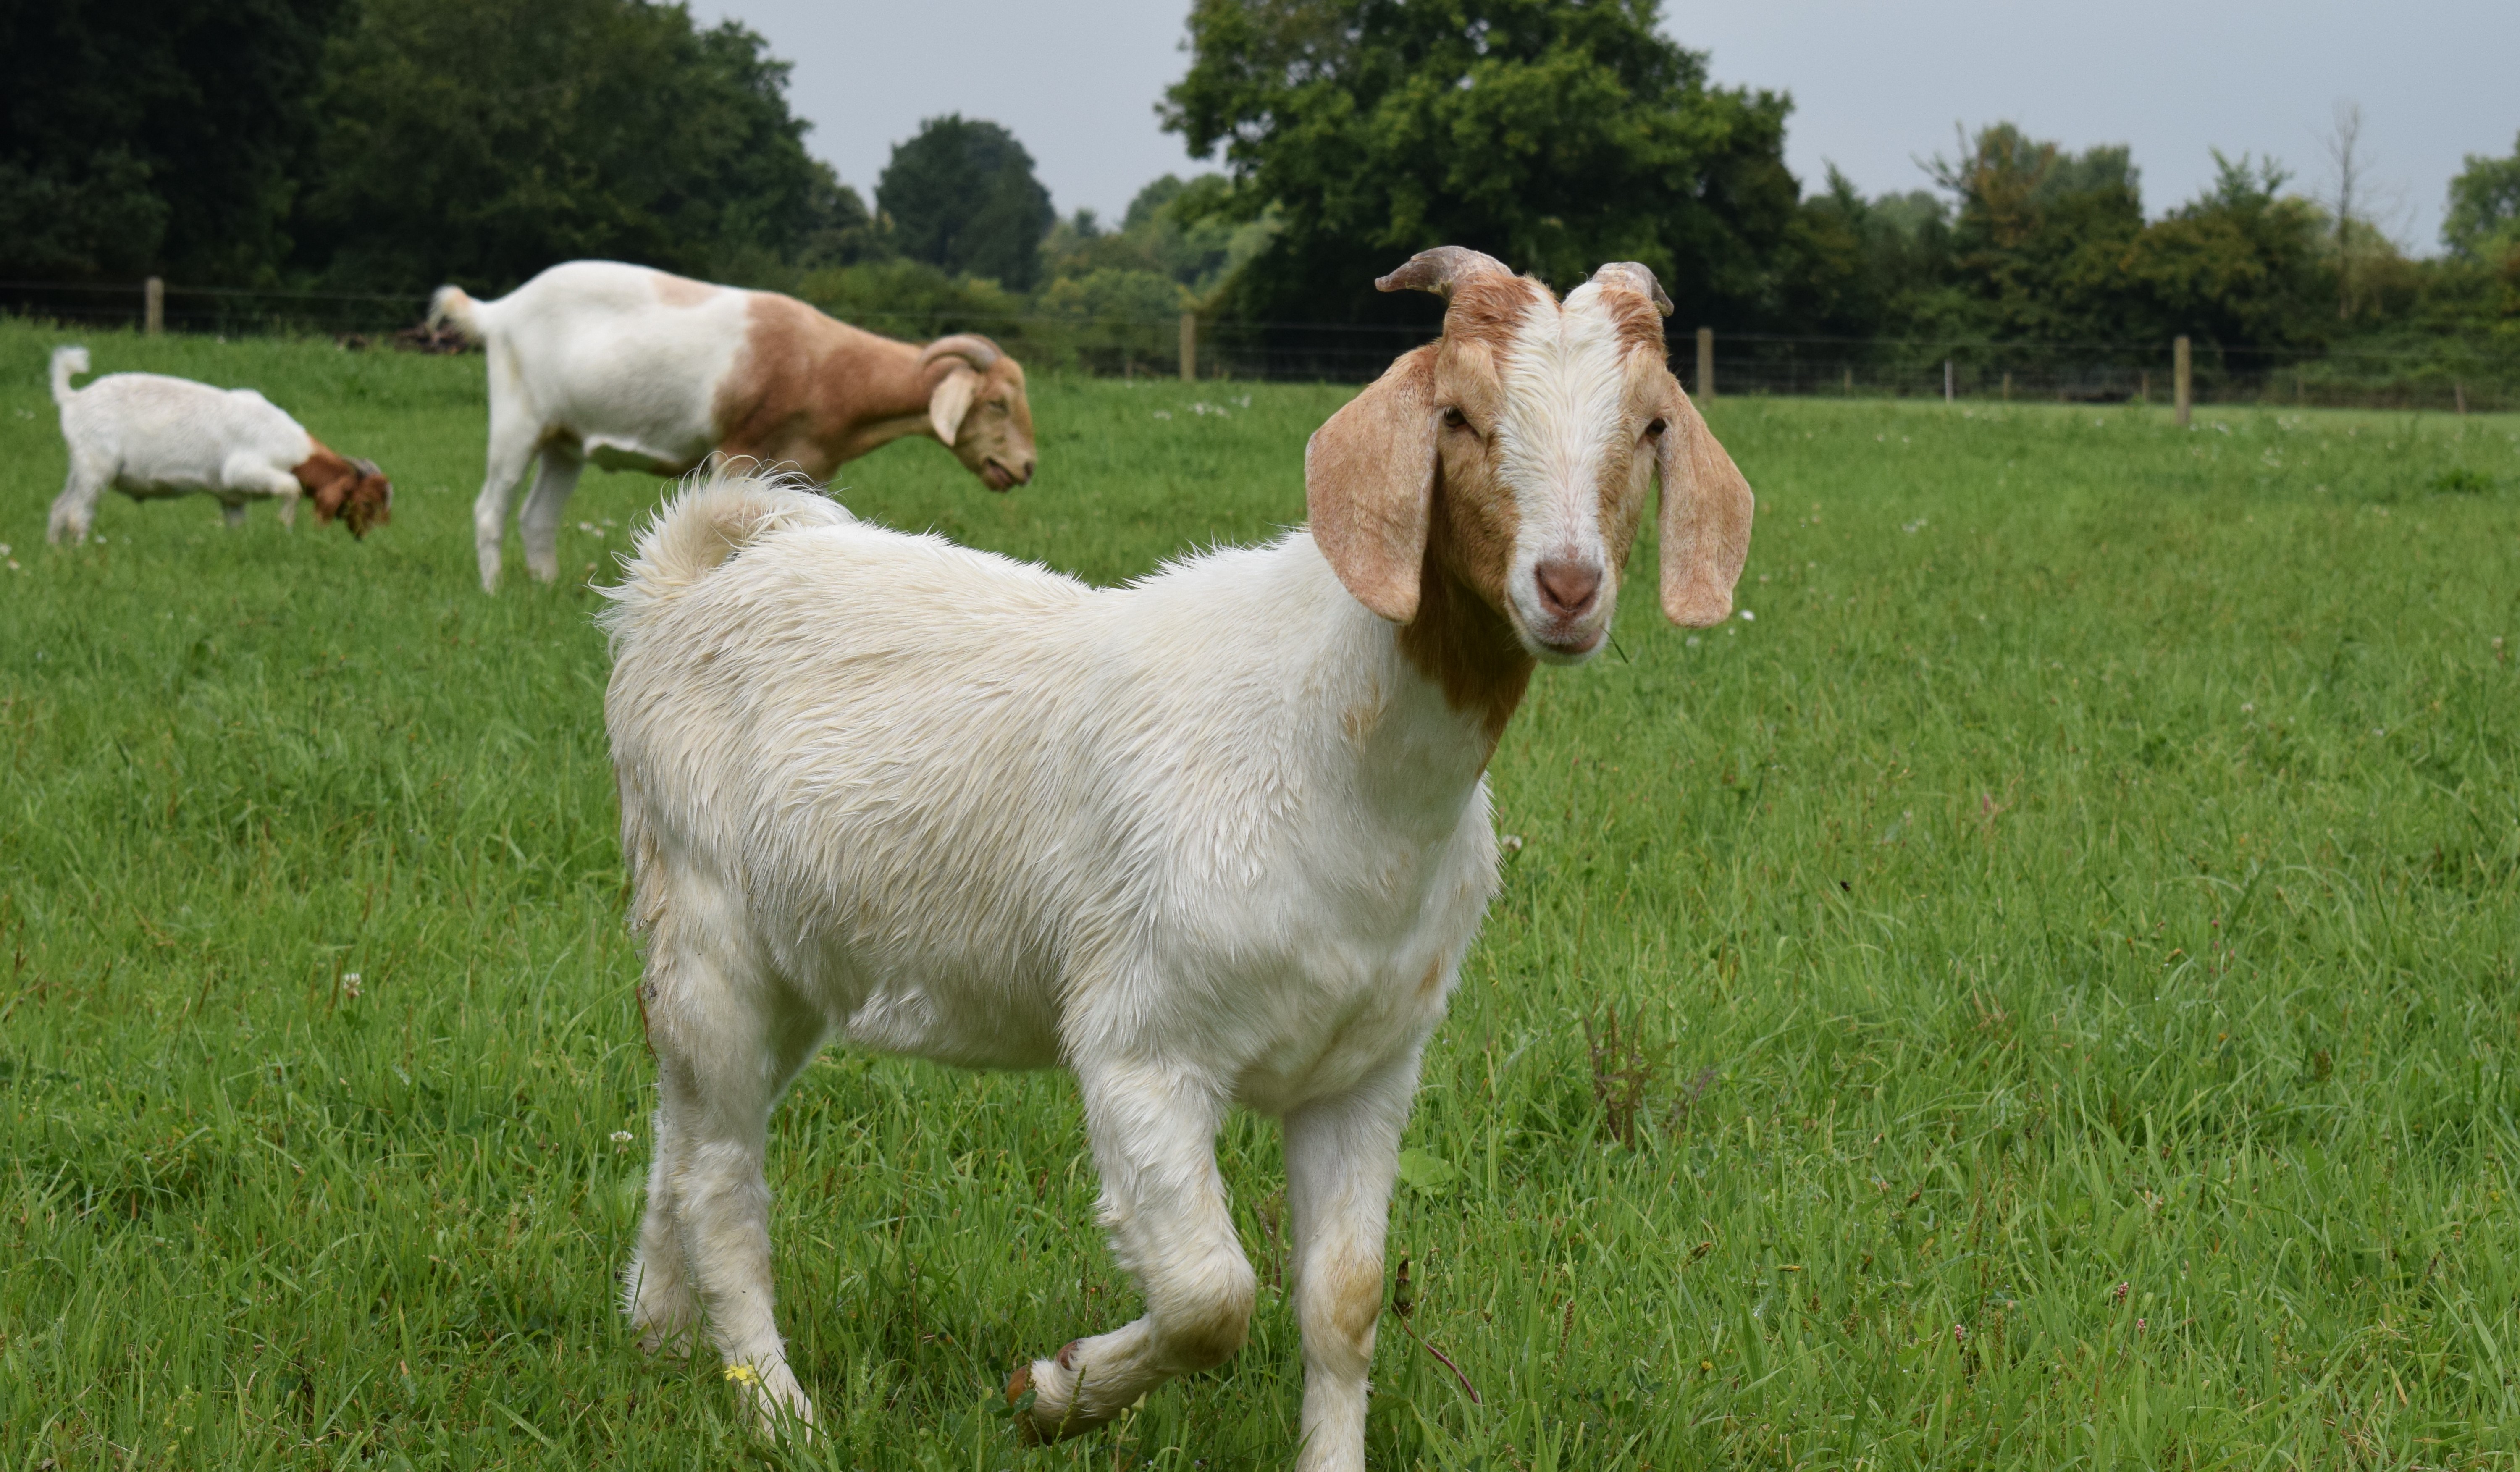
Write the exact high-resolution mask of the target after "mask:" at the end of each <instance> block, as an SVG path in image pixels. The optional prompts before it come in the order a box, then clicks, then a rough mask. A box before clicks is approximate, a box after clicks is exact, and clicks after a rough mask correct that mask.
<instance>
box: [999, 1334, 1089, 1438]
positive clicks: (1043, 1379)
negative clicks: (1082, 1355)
mask: <svg viewBox="0 0 2520 1472" xmlns="http://www.w3.org/2000/svg"><path fill="white" fill-rule="evenodd" d="M1076 1346H1077V1341H1075V1340H1070V1341H1068V1342H1067V1343H1066V1344H1065V1345H1064V1346H1062V1347H1061V1348H1060V1349H1059V1352H1058V1354H1057V1357H1056V1358H1053V1359H1049V1360H1034V1361H1033V1362H1032V1363H1030V1364H1021V1365H1017V1366H1016V1367H1015V1372H1014V1373H1013V1374H1012V1375H1009V1376H1008V1377H1007V1405H1008V1406H1009V1407H1010V1408H1012V1410H1013V1411H1014V1413H1015V1436H1016V1438H1017V1439H1018V1440H1020V1441H1021V1442H1022V1443H1023V1444H1024V1445H1025V1446H1027V1447H1036V1446H1039V1445H1041V1444H1042V1443H1044V1442H1055V1441H1057V1440H1058V1439H1059V1438H1061V1437H1067V1436H1074V1435H1076V1434H1077V1433H1079V1432H1083V1431H1091V1430H1093V1429H1094V1428H1095V1427H1096V1426H1098V1425H1101V1424H1102V1422H1101V1421H1100V1420H1096V1419H1089V1418H1087V1417H1085V1416H1081V1415H1077V1414H1075V1413H1074V1412H1075V1411H1076V1409H1077V1408H1078V1407H1077V1406H1076V1404H1075V1403H1076V1392H1077V1389H1078V1386H1077V1383H1076V1381H1077V1376H1076ZM1027 1394H1029V1395H1030V1397H1031V1399H1032V1404H1031V1405H1025V1404H1024V1398H1025V1397H1026V1395H1027Z"/></svg>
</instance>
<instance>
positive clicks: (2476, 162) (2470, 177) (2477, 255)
mask: <svg viewBox="0 0 2520 1472" xmlns="http://www.w3.org/2000/svg"><path fill="white" fill-rule="evenodd" d="M2442 244H2443V245H2448V246H2449V247H2450V248H2451V251H2452V253H2453V254H2455V255H2457V256H2458V257H2459V258H2461V259H2462V260H2472V261H2489V262H2491V261H2499V260H2500V259H2501V258H2502V257H2503V256H2505V255H2508V254H2510V253H2512V252H2514V251H2520V140H2515V141H2514V142H2513V144H2512V146H2511V156H2510V157H2508V158H2494V157H2488V156H2485V155H2482V154H2470V155H2468V156H2467V167H2465V168H2463V169H2461V170H2459V172H2458V174H2457V176H2456V177H2455V178H2453V179H2452V180H2451V181H2450V208H2449V209H2448V210H2447V211H2446V212H2445V213H2444V214H2443V216H2442Z"/></svg>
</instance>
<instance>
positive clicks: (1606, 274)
mask: <svg viewBox="0 0 2520 1472" xmlns="http://www.w3.org/2000/svg"><path fill="white" fill-rule="evenodd" d="M1593 284H1594V285H1595V286H1600V287H1625V288H1627V289H1628V290H1631V291H1642V292H1643V293H1644V294H1645V295H1646V296H1647V297H1648V298H1650V299H1651V300H1652V302H1653V304H1654V310H1655V311H1657V312H1660V313H1662V314H1663V315H1664V316H1665V317H1668V316H1670V315H1671V298H1670V297H1668V296H1666V295H1664V294H1663V290H1662V282H1661V281H1660V280H1659V279H1658V278H1657V277H1655V275H1654V274H1653V267H1651V266H1648V265H1646V264H1644V263H1643V262H1642V261H1610V262H1607V263H1606V264H1604V265H1603V266H1602V267H1601V269H1600V270H1598V271H1596V272H1594V273H1593Z"/></svg>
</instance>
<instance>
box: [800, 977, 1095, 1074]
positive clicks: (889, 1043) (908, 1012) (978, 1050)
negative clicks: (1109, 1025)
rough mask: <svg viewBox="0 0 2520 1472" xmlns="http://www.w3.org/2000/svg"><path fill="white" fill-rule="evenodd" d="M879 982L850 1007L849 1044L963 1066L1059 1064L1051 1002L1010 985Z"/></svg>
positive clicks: (844, 1028) (844, 1026) (843, 1027)
mask: <svg viewBox="0 0 2520 1472" xmlns="http://www.w3.org/2000/svg"><path fill="white" fill-rule="evenodd" d="M979 990H980V989H979V988H956V987H950V986H948V987H927V986H916V985H895V986H878V987H877V988H876V989H875V990H873V991H872V992H870V993H868V994H867V995H866V997H864V998H863V999H862V1000H860V1001H859V1002H858V1004H856V1005H855V1006H854V1007H852V1008H850V1010H849V1012H848V1016H847V1018H846V1020H845V1021H843V1022H842V1023H841V1024H840V1034H841V1036H842V1037H844V1038H845V1039H847V1040H848V1042H849V1044H850V1046H852V1047H856V1048H871V1049H873V1050H875V1051H877V1052H888V1053H899V1054H902V1055H904V1056H907V1057H914V1058H924V1059H926V1060H927V1061H929V1062H931V1063H944V1064H949V1065H951V1066H953V1067H957V1068H1011V1069H1012V1068H1055V1067H1057V1066H1058V1063H1059V1061H1060V1058H1059V1049H1058V1028H1057V1021H1056V1018H1055V1016H1054V1015H1053V1014H1052V1013H1051V1011H1050V1010H1049V1008H1047V1007H1046V1006H1036V1005H1027V1004H1025V1002H1024V1001H1023V1000H1022V999H1019V998H1010V997H1009V996H1008V995H1007V993H1006V992H1005V991H1004V990H1001V989H997V988H990V989H988V990H989V991H991V992H993V993H995V995H994V996H993V997H988V998H983V997H980V996H975V995H966V994H967V993H968V992H976V991H979Z"/></svg>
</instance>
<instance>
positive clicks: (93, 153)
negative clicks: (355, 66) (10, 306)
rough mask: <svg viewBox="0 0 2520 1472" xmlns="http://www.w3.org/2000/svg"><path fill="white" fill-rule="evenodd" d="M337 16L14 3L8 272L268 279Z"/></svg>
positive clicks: (4, 98) (1, 143)
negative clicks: (327, 36)
mask: <svg viewBox="0 0 2520 1472" xmlns="http://www.w3.org/2000/svg"><path fill="white" fill-rule="evenodd" d="M337 9H338V0H224V3H217V4H212V3H208V0H121V3H117V4H114V5H111V6H109V5H104V4H98V3H95V0H60V3H56V4H15V5H9V6H5V7H0V108H5V109H6V116H7V118H8V126H7V130H6V132H5V134H0V276H13V277H21V278H23V277H44V278H55V277H92V276H108V277H123V278H128V277H132V276H138V275H141V274H144V273H149V272H156V273H158V274H162V275H165V276H167V277H170V278H172V279H174V280H176V281H178V282H185V281H189V282H194V283H223V284H234V285H255V284H260V283H262V282H265V281H267V280H268V279H270V278H271V277H272V275H273V274H274V273H275V272H276V271H277V269H278V267H279V265H280V262H281V259H282V257H283V256H284V255H286V253H287V252H288V249H289V236H288V232H287V220H288V216H289V211H290V207H291V204H292V202H293V197H294V193H295V183H294V181H295V180H296V178H297V177H298V176H299V174H300V173H301V171H302V169H303V166H304V161H305V156H306V152H307V149H308V147H309V144H310V142H311V140H312V138H313V136H314V129H315V124H316V121H317V116H318V111H317V109H316V108H315V107H314V106H313V105H312V99H313V97H314V94H315V91H316V78H317V75H318V72H319V69H320V67H319V64H320V62H321V58H322V53H323V45H324V36H325V33H326V31H327V29H328V27H330V26H331V25H332V23H333V22H334V19H335V15H336V13H337Z"/></svg>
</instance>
